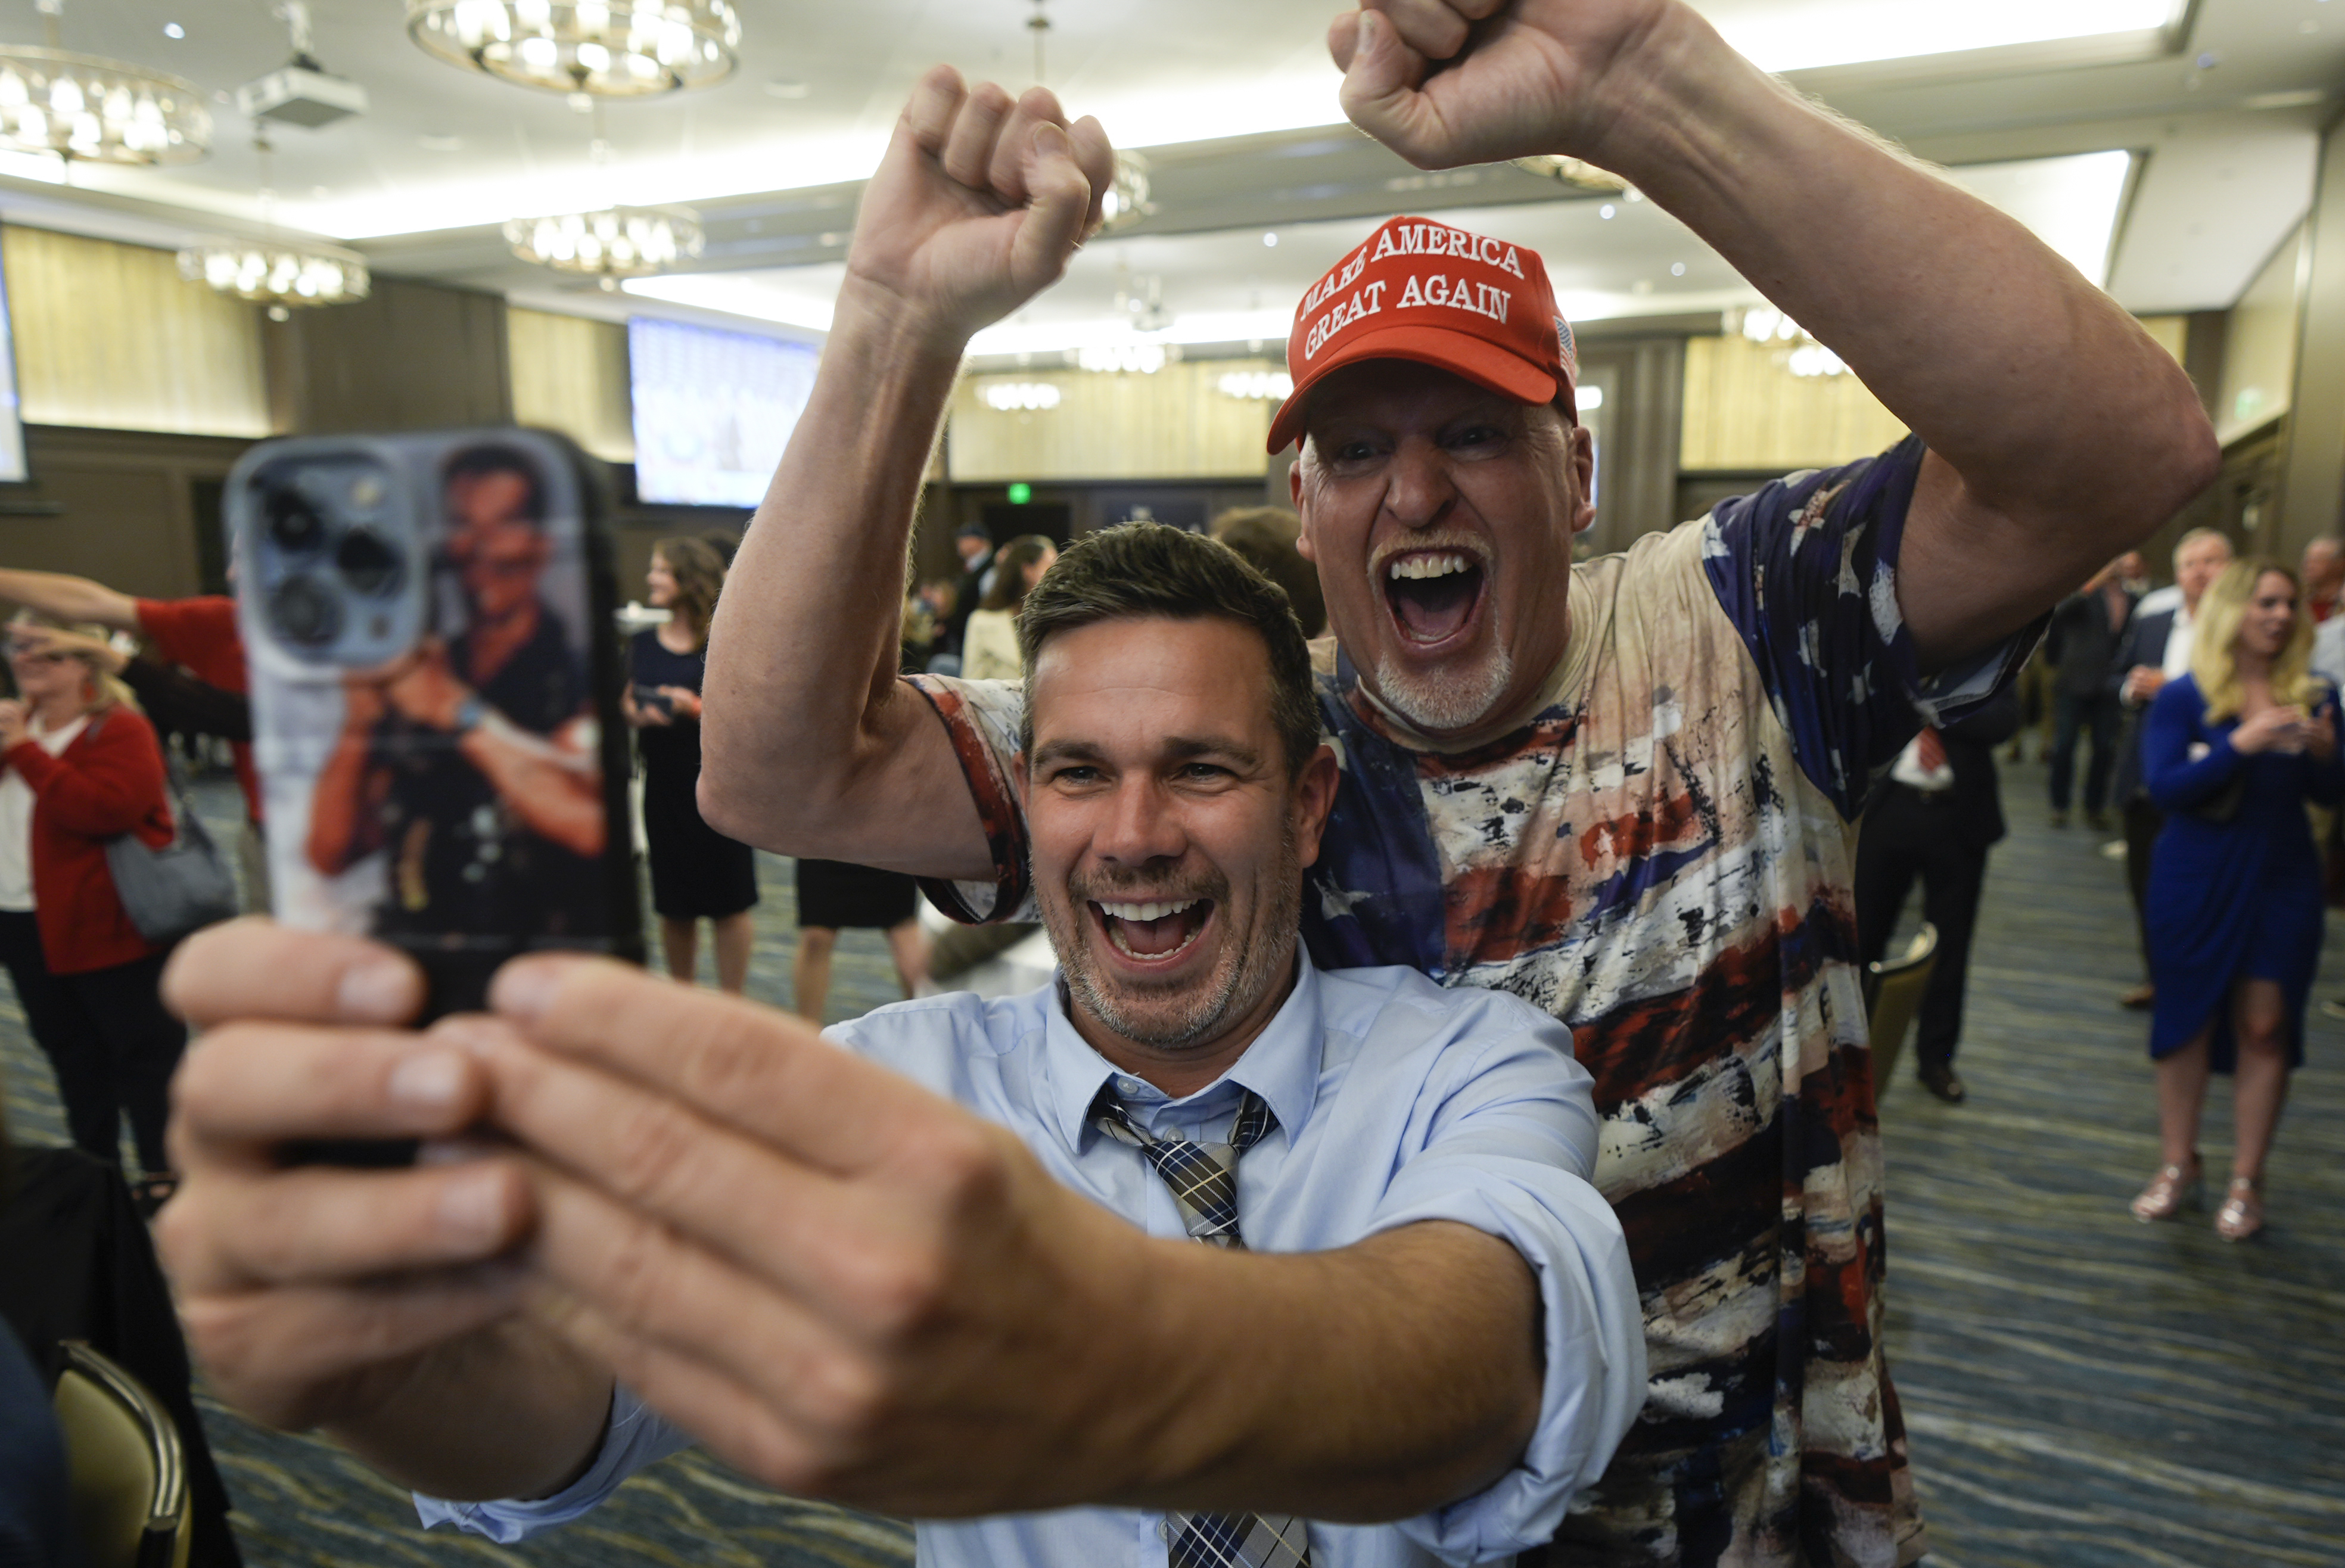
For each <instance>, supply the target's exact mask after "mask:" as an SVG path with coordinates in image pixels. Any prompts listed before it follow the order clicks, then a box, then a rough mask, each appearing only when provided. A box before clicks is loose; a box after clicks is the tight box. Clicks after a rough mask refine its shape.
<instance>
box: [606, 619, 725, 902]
mask: <svg viewBox="0 0 2345 1568" xmlns="http://www.w3.org/2000/svg"><path fill="white" fill-rule="evenodd" d="M627 663H628V678H629V679H630V680H632V681H633V682H634V684H635V705H636V706H637V707H643V706H645V697H646V696H647V695H648V694H649V689H650V688H653V687H657V686H682V687H684V688H685V690H687V691H691V692H697V691H699V690H700V681H701V676H702V674H703V673H704V671H705V670H706V665H707V655H706V654H705V653H677V652H671V651H669V650H668V649H667V648H666V647H665V646H663V645H662V644H661V642H660V640H659V632H658V631H657V630H656V629H654V630H650V631H644V632H636V633H635V635H634V642H632V643H631V644H630V645H629V647H628V650H627ZM635 744H636V745H637V746H639V747H640V748H641V749H642V751H643V757H644V838H645V849H646V850H647V851H648V852H649V853H650V855H651V863H652V907H653V908H654V909H655V910H657V911H658V912H659V913H660V914H661V915H663V916H666V917H667V918H668V919H671V920H696V919H699V918H702V917H703V916H706V917H708V918H711V919H722V918H724V917H725V916H727V915H738V914H740V913H741V911H743V910H744V909H746V908H748V907H750V906H751V905H754V904H756V902H757V863H756V856H755V855H753V854H752V853H751V851H750V849H749V846H748V845H746V844H740V843H736V841H734V840H732V839H729V838H727V837H726V836H725V835H723V834H721V833H719V832H717V831H716V829H715V828H713V827H711V826H709V825H708V824H706V822H704V821H702V820H701V817H700V803H699V801H698V800H697V799H696V798H695V792H696V791H697V789H698V787H699V784H700V722H699V721H698V720H697V719H687V718H685V717H682V716H681V715H678V716H677V717H676V718H675V722H674V723H667V724H645V726H643V728H641V729H639V730H637V731H636V732H635Z"/></svg>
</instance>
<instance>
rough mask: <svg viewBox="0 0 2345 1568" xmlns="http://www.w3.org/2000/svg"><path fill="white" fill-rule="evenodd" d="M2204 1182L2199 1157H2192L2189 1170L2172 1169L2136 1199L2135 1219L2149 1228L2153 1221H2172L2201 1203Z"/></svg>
mask: <svg viewBox="0 0 2345 1568" xmlns="http://www.w3.org/2000/svg"><path fill="white" fill-rule="evenodd" d="M2202 1181H2203V1175H2202V1168H2201V1167H2200V1165H2199V1163H2198V1156H2197V1155H2195V1154H2194V1155H2192V1156H2191V1157H2190V1163H2189V1164H2188V1165H2187V1166H2183V1165H2169V1166H2167V1167H2166V1168H2164V1169H2163V1170H2160V1171H2159V1172H2158V1173H2157V1175H2156V1176H2155V1177H2153V1178H2151V1179H2150V1183H2149V1185H2148V1186H2147V1187H2145V1188H2143V1189H2141V1191H2140V1192H2138V1193H2137V1194H2136V1195H2135V1196H2134V1200H2133V1203H2132V1205H2131V1208H2132V1209H2133V1217H2134V1218H2135V1219H2138V1220H2141V1221H2142V1222H2143V1223H2144V1224H2147V1223H2149V1222H2150V1221H2152V1220H2157V1219H2173V1218H2174V1217H2175V1216H2176V1215H2178V1214H2179V1213H2181V1212H2182V1210H2183V1209H2184V1207H2185V1206H2186V1205H2195V1204H2197V1203H2198V1196H2199V1189H2200V1186H2201V1184H2202Z"/></svg>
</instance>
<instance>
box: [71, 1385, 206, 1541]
mask: <svg viewBox="0 0 2345 1568" xmlns="http://www.w3.org/2000/svg"><path fill="white" fill-rule="evenodd" d="M65 1351H66V1370H65V1373H64V1375H63V1376H61V1377H59V1378H58V1379H57V1392H56V1410H57V1425H58V1426H59V1428H60V1429H62V1431H64V1433H65V1443H66V1468H67V1470H68V1471H69V1472H70V1482H69V1484H70V1485H71V1487H72V1491H73V1515H74V1526H75V1529H76V1533H78V1534H79V1535H80V1537H81V1545H82V1561H83V1563H85V1564H86V1568H187V1562H188V1546H189V1544H190V1543H191V1541H192V1539H193V1529H194V1518H195V1516H194V1512H193V1510H192V1509H191V1508H190V1507H189V1504H188V1472H187V1466H186V1463H185V1462H184V1460H183V1457H182V1454H181V1451H180V1447H179V1431H178V1427H176V1426H174V1425H173V1424H172V1423H171V1416H170V1412H169V1411H166V1410H165V1409H164V1408H163V1406H162V1405H161V1403H160V1402H159V1401H157V1400H156V1398H155V1396H154V1395H153V1394H150V1393H148V1392H147V1390H146V1388H145V1387H144V1386H143V1385H142V1384H140V1382H139V1381H138V1380H137V1379H136V1378H134V1377H132V1376H131V1375H130V1374H129V1373H128V1372H127V1371H124V1370H123V1369H122V1367H121V1366H120V1365H119V1364H117V1362H115V1361H112V1360H110V1359H109V1358H107V1357H106V1356H104V1355H101V1354H99V1353H98V1352H97V1351H94V1350H92V1349H91V1348H90V1347H89V1346H87V1345H86V1344H83V1343H82V1342H81V1341H80V1340H67V1341H66V1346H65Z"/></svg>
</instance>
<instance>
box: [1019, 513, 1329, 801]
mask: <svg viewBox="0 0 2345 1568" xmlns="http://www.w3.org/2000/svg"><path fill="white" fill-rule="evenodd" d="M1152 616H1162V617H1163V618H1164V619H1166V620H1168V621H1202V620H1204V619H1205V618H1206V617H1208V616H1217V617H1219V618H1220V619H1222V620H1224V621H1234V622H1237V623H1238V624H1239V625H1241V626H1248V627H1252V628H1253V629H1254V631H1255V632H1258V633H1259V634H1260V635H1261V637H1262V641H1263V646H1264V650H1265V651H1266V652H1267V653H1268V654H1269V660H1270V717H1271V722H1272V723H1274V724H1275V725H1276V726H1277V729H1278V739H1279V744H1280V747H1281V749H1283V750H1284V752H1285V754H1286V771H1287V774H1288V775H1289V776H1290V777H1292V776H1293V775H1294V774H1297V773H1299V772H1300V771H1302V767H1303V764H1304V763H1306V762H1309V761H1310V760H1311V754H1312V753H1314V752H1315V751H1317V750H1318V749H1319V697H1318V692H1317V690H1316V688H1315V685H1314V683H1313V681H1312V676H1311V650H1310V648H1309V646H1308V645H1307V644H1306V643H1305V642H1304V639H1303V628H1302V627H1301V626H1300V625H1299V624H1297V623H1296V622H1295V619H1294V607H1293V606H1292V605H1290V604H1289V603H1288V602H1286V595H1285V594H1284V592H1281V591H1280V589H1279V587H1278V584H1276V583H1274V582H1271V580H1270V579H1269V578H1267V577H1264V575H1263V574H1262V573H1261V572H1257V571H1255V570H1254V568H1253V567H1252V566H1249V565H1247V564H1246V562H1245V561H1244V560H1242V559H1240V557H1239V556H1238V554H1237V552H1236V551H1233V550H1231V549H1230V548H1229V547H1228V546H1227V545H1225V544H1222V543H1220V542H1219V541H1214V540H1211V539H1207V538H1205V537H1204V536H1203V534H1196V533H1191V532H1188V531H1186V530H1183V529H1178V528H1173V527H1170V526H1168V525H1166V524H1164V523H1161V522H1130V523H1124V524H1122V525H1121V526H1119V527H1116V528H1108V529H1101V531H1098V532H1096V533H1091V534H1086V535H1085V536H1084V537H1082V538H1081V539H1079V540H1077V541H1075V542H1074V543H1072V544H1071V545H1069V546H1068V547H1067V549H1066V552H1065V553H1064V554H1062V555H1061V556H1060V557H1059V559H1058V561H1057V562H1056V563H1055V564H1054V565H1052V566H1051V570H1050V571H1048V572H1044V573H1043V574H1042V581H1041V582H1038V583H1036V584H1035V585H1034V589H1033V592H1030V593H1029V594H1027V595H1026V608H1025V611H1024V612H1023V613H1021V614H1020V616H1019V619H1018V652H1019V653H1020V656H1021V657H1022V659H1023V660H1024V662H1025V665H1026V673H1027V679H1028V681H1029V683H1031V681H1032V679H1033V672H1034V661H1035V658H1036V656H1037V655H1039V654H1040V653H1041V651H1042V644H1043V643H1044V642H1048V641H1049V640H1050V639H1051V637H1052V636H1053V635H1055V634H1057V633H1058V632H1071V631H1074V630H1075V629H1076V628H1078V627H1081V626H1091V625H1095V624H1097V623H1099V622H1102V621H1138V620H1142V619H1145V618H1148V617H1152ZM1028 689H1029V691H1031V689H1032V688H1031V685H1029V688H1028ZM1018 741H1019V747H1020V750H1022V751H1024V752H1025V753H1026V754H1028V755H1031V754H1033V750H1034V716H1033V711H1032V708H1031V705H1029V707H1028V710H1027V712H1026V713H1025V715H1024V716H1023V717H1022V718H1020V721H1019V731H1018Z"/></svg>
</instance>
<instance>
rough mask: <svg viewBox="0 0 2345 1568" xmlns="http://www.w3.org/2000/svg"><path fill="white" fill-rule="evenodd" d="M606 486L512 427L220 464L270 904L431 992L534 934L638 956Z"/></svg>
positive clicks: (287, 447) (536, 938)
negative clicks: (368, 950) (388, 959)
mask: <svg viewBox="0 0 2345 1568" xmlns="http://www.w3.org/2000/svg"><path fill="white" fill-rule="evenodd" d="M611 493H612V492H611V486H610V481H609V476H608V475H607V473H606V472H605V471H604V469H603V466H602V465H601V464H600V463H598V462H597V461H595V460H594V459H592V458H590V457H588V456H587V455H586V454H585V453H584V452H582V451H581V450H578V448H577V447H575V446H574V445H573V444H572V443H571V442H570V441H568V440H564V439H563V437H561V436H559V435H554V434H552V433H550V432H546V431H541V430H457V431H446V432H436V433H431V434H395V435H353V436H308V437H295V438H290V439H286V440H271V441H264V442H262V443H261V444H259V445H258V446H256V447H254V448H253V449H252V450H250V451H249V452H248V453H246V454H245V456H244V457H243V459H242V460H239V462H238V463H237V465H236V467H235V469H234V470H233V471H232V472H231V473H230V474H229V476H228V494H227V497H226V512H227V524H228V536H229V550H230V556H229V559H230V560H231V561H234V562H235V570H236V597H237V614H238V620H239V625H240V627H241V630H242V632H243V637H244V643H245V650H246V654H247V660H248V663H249V668H250V671H251V690H252V726H253V755H254V760H255V762H256V764H258V766H259V773H260V777H261V788H262V792H263V804H264V814H265V818H266V822H267V825H268V845H269V878H270V886H271V892H272V895H273V896H274V899H275V906H276V911H277V918H278V919H279V920H280V921H282V922H284V923H285V924H287V925H290V926H302V927H305V928H309V929H312V930H323V931H346V932H350V933H352V934H354V935H360V936H371V937H373V938H375V939H377V940H379V941H383V942H388V943H391V944H393V945H395V946H400V947H401V948H404V949H405V950H406V951H407V952H409V953H411V954H412V955H413V956H414V957H415V959H416V961H417V962H418V963H419V964H421V966H422V968H423V972H424V974H425V975H426V976H428V977H429V983H430V1004H429V1013H430V1016H431V1017H437V1016H439V1015H441V1014H443V1013H448V1012H454V1011H460V1010H467V1009H472V1008H477V1007H482V1005H483V1002H484V999H485V996H486V993H487V988H488V983H489V978H490V976H492V975H493V974H494V973H495V971H496V969H497V966H499V965H501V964H503V962H504V961H505V960H506V959H508V958H511V957H513V956H515V955H517V954H522V953H527V952H533V951H538V950H542V949H546V948H564V949H574V950H579V951H584V952H592V953H604V954H608V955H611V956H615V957H620V958H624V959H629V960H632V961H634V962H637V963H640V962H642V959H643V951H644V946H643V921H642V915H641V911H640V908H639V905H638V895H637V891H636V886H637V885H636V880H635V871H634V855H633V851H632V846H631V845H630V844H629V842H628V835H629V831H630V830H629V815H628V813H627V810H626V794H625V791H626V782H627V773H628V767H627V754H626V744H627V742H626V734H627V731H626V726H625V724H624V723H623V722H622V719H621V714H620V708H619V700H618V693H619V691H620V686H621V683H622V681H623V678H624V677H623V675H622V660H621V657H620V653H621V650H620V648H619V644H618V632H617V626H616V622H615V620H614V607H615V604H616V599H617V596H616V593H615V592H614V584H613V571H612V548H611V535H610V514H611V501H610V496H611Z"/></svg>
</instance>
